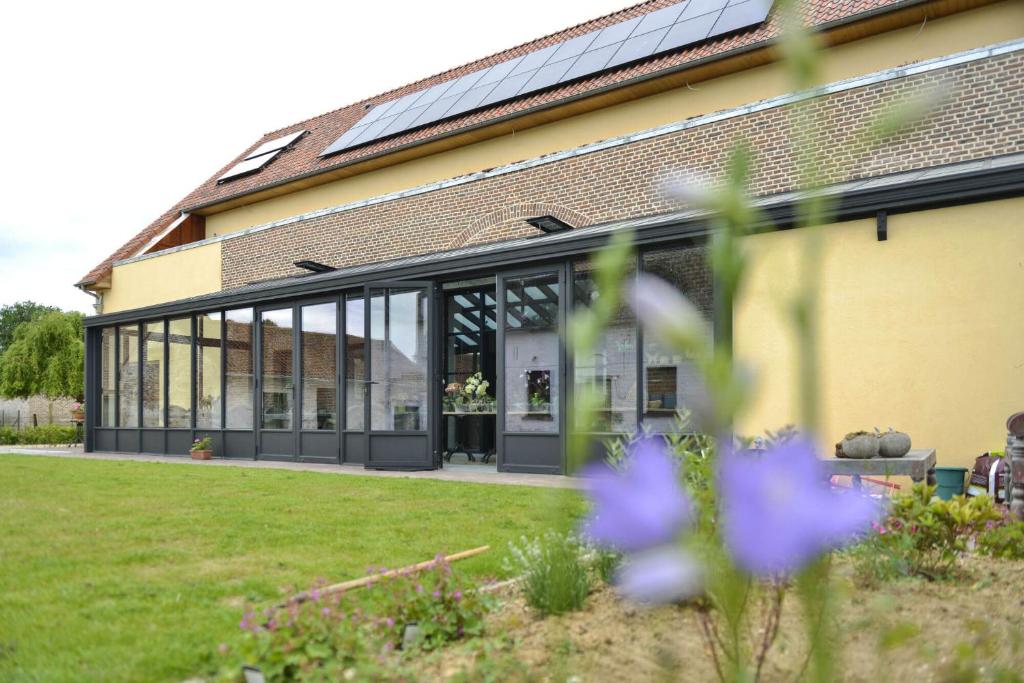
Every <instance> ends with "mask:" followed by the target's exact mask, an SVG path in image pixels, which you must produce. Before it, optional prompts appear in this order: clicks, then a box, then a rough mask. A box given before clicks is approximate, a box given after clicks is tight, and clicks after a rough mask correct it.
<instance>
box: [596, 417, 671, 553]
mask: <svg viewBox="0 0 1024 683" xmlns="http://www.w3.org/2000/svg"><path fill="white" fill-rule="evenodd" d="M584 477H585V480H586V485H587V492H588V494H589V496H590V499H591V501H592V502H593V503H594V506H593V510H592V511H591V514H590V516H589V517H588V518H587V520H586V522H585V524H584V527H583V535H584V536H585V537H586V538H588V539H590V540H591V541H593V542H594V543H596V544H598V545H601V546H604V547H606V548H612V549H614V550H617V551H619V552H624V553H631V552H636V551H639V550H647V549H649V548H653V547H656V546H659V545H664V544H666V543H669V542H671V541H672V540H674V539H675V538H676V537H677V536H678V535H679V533H680V532H681V531H682V530H683V529H684V528H685V527H686V525H687V524H689V522H690V501H689V500H688V499H687V497H686V494H684V493H683V491H682V489H681V488H680V487H679V482H678V474H677V472H676V465H675V463H674V462H673V460H672V458H671V457H670V456H669V455H668V454H667V453H666V452H665V441H664V440H663V439H662V438H660V437H644V438H641V439H638V440H636V441H634V442H633V443H632V444H630V446H629V453H628V455H627V457H626V461H625V466H624V467H623V469H622V470H621V471H618V472H617V471H614V470H612V469H611V468H609V467H607V466H605V465H597V466H592V467H590V468H588V469H587V470H586V472H585V473H584Z"/></svg>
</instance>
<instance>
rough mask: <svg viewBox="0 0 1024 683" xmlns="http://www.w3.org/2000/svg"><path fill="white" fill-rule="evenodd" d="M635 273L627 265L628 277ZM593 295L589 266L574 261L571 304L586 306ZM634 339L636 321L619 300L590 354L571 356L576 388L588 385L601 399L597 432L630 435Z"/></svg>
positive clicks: (633, 401)
mask: <svg viewBox="0 0 1024 683" xmlns="http://www.w3.org/2000/svg"><path fill="white" fill-rule="evenodd" d="M635 272H636V268H635V267H633V268H630V271H629V276H630V277H633V276H634V275H635ZM597 298H598V291H597V285H596V284H595V282H594V279H593V273H592V267H591V265H590V264H589V263H587V262H580V263H576V264H574V266H573V303H574V305H575V306H576V307H577V308H586V307H589V306H591V305H592V304H593V302H595V301H596V300H597ZM623 298H624V297H623ZM636 338H637V334H636V320H635V319H634V317H633V312H632V309H631V308H630V307H629V306H628V305H627V304H626V303H625V302H623V304H622V306H621V307H620V308H619V310H618V311H617V312H616V315H615V317H614V318H613V319H612V320H611V322H610V323H609V324H608V326H607V327H606V328H605V329H604V330H603V331H602V333H601V336H600V338H599V339H598V340H597V344H596V345H595V347H594V350H593V353H592V355H590V357H588V358H583V357H580V356H576V357H575V358H574V359H573V362H574V368H575V369H574V375H575V386H576V387H577V390H580V389H582V388H583V387H587V386H589V387H592V388H593V390H594V391H597V392H598V393H599V395H600V396H601V397H602V399H603V400H602V403H601V407H600V408H599V412H598V413H597V414H596V415H595V416H594V427H595V429H596V430H597V431H599V432H621V433H629V434H632V433H633V432H635V431H636V399H637V394H636V392H637V381H636Z"/></svg>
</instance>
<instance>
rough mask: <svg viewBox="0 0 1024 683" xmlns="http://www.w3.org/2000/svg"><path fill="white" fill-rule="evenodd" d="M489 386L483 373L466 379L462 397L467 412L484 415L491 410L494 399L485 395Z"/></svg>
mask: <svg viewBox="0 0 1024 683" xmlns="http://www.w3.org/2000/svg"><path fill="white" fill-rule="evenodd" d="M490 386H491V383H490V382H489V381H487V380H486V379H484V376H483V373H480V372H477V373H474V374H472V375H470V376H469V377H467V378H466V383H465V385H463V387H462V396H463V401H464V403H465V406H466V409H467V411H468V412H471V413H485V412H487V411H489V410H491V409H492V408H493V405H494V399H493V398H491V397H490V396H489V395H488V393H487V390H488V389H489V388H490Z"/></svg>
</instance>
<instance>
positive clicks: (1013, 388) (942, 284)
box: [734, 198, 1024, 467]
mask: <svg viewBox="0 0 1024 683" xmlns="http://www.w3.org/2000/svg"><path fill="white" fill-rule="evenodd" d="M1022 212H1024V198H1014V199H1006V200H1000V201H993V202H985V203H979V204H973V205H965V206H958V207H952V208H944V209H936V210H929V211H920V212H915V213H908V214H899V215H893V216H889V218H888V240H886V241H878V240H877V238H876V224H875V221H874V220H858V221H850V222H845V223H839V224H836V225H830V226H827V227H826V228H825V229H824V237H825V240H824V253H823V257H822V258H823V262H822V264H821V267H822V277H823V279H822V283H821V290H820V310H821V317H820V325H821V338H820V342H821V343H820V346H821V357H820V388H821V392H820V393H821V397H822V399H821V416H822V425H823V429H822V433H821V434H820V436H819V438H820V441H821V448H822V449H823V450H826V451H830V450H831V449H832V448H833V447H834V443H835V442H836V441H838V440H840V439H841V438H842V437H843V435H844V434H845V433H847V432H850V431H854V430H859V429H865V430H871V429H872V428H874V427H878V428H879V429H881V430H883V431H884V430H885V429H887V428H888V427H890V426H892V427H894V428H896V429H898V430H902V431H906V432H907V433H909V434H910V436H911V438H912V439H913V442H914V447H915V448H925V447H927V448H935V449H936V450H937V455H938V461H939V464H940V465H960V466H965V467H967V466H970V465H972V464H973V461H974V458H975V457H976V456H978V455H980V454H981V453H983V452H985V451H987V450H992V449H1002V448H1003V447H1004V445H1005V439H1006V434H1005V429H1004V424H1005V421H1006V418H1007V416H1008V415H1010V414H1011V413H1012V412H1015V411H1019V410H1022V409H1024V316H1022V315H1021V310H1022V309H1021V307H1022V304H1021V301H1022V295H1024V227H1022V224H1021V222H1020V216H1021V215H1022ZM807 238H808V232H807V231H806V230H788V231H783V232H775V233H766V234H761V235H756V236H752V237H748V238H746V240H745V243H746V247H747V249H748V252H749V255H750V262H751V270H750V272H749V277H748V279H747V281H746V284H745V287H744V289H743V291H742V292H741V296H740V298H739V301H738V305H737V307H736V310H735V318H734V322H735V351H736V355H737V357H738V358H739V359H741V360H742V361H743V362H744V363H746V364H747V365H748V366H749V367H750V368H751V369H752V370H753V371H754V372H755V376H756V379H757V388H756V394H755V399H754V402H753V405H752V406H751V410H750V411H749V412H748V414H747V415H746V416H745V417H744V419H743V420H742V421H741V423H740V427H741V429H742V430H743V431H744V433H747V434H756V433H760V432H761V431H762V430H764V429H766V428H768V429H776V428H778V427H780V426H782V425H784V424H787V423H796V422H797V409H796V391H795V384H796V377H797V374H796V356H795V354H794V337H793V335H792V333H791V327H790V326H789V325H788V323H787V320H786V317H785V316H786V310H787V308H786V307H787V304H788V302H789V301H791V300H792V295H793V293H794V291H795V289H794V287H795V281H796V273H797V263H798V256H799V253H800V250H801V248H802V247H803V245H804V244H805V240H806V239H807Z"/></svg>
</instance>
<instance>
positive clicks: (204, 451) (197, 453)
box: [189, 436, 213, 460]
mask: <svg viewBox="0 0 1024 683" xmlns="http://www.w3.org/2000/svg"><path fill="white" fill-rule="evenodd" d="M189 452H190V453H191V454H192V459H193V460H210V459H211V458H213V441H212V440H211V439H210V437H209V436H204V437H203V438H201V439H200V438H199V437H196V438H195V440H193V441H192V446H191V448H189Z"/></svg>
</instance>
